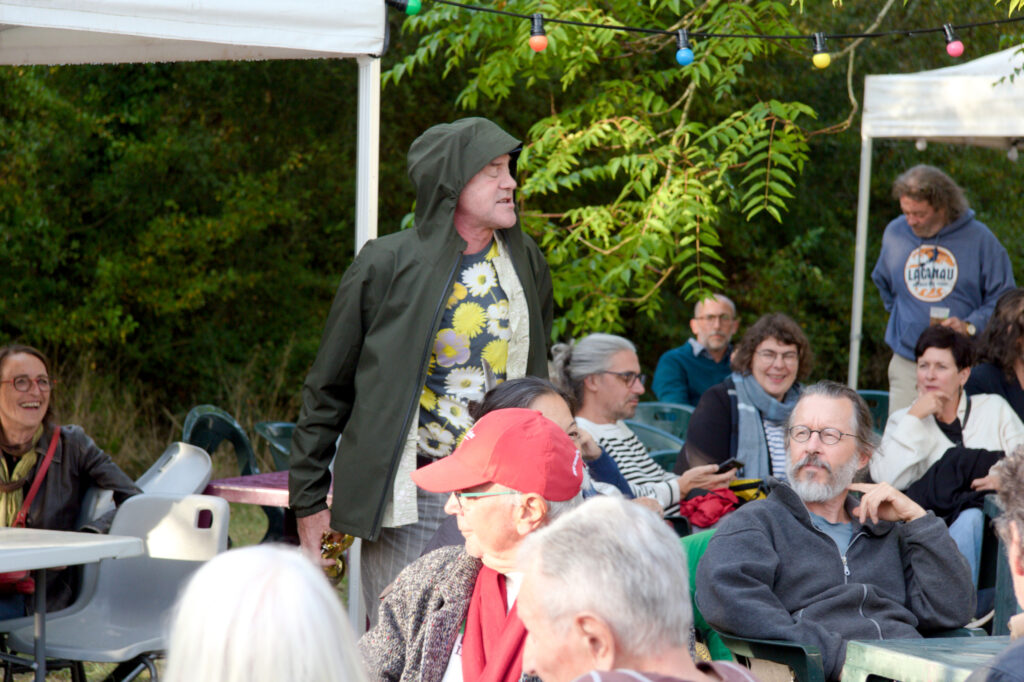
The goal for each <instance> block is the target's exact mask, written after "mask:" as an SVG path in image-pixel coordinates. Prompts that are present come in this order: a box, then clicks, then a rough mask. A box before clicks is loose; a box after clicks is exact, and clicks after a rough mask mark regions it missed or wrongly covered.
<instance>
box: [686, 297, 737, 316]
mask: <svg viewBox="0 0 1024 682" xmlns="http://www.w3.org/2000/svg"><path fill="white" fill-rule="evenodd" d="M711 299H714V300H716V301H718V302H719V303H724V304H725V305H727V306H729V307H730V308H732V314H733V317H735V316H736V304H735V303H733V302H732V299H731V298H729V297H728V296H726V295H725V294H711V295H710V296H708V297H706V298H702V299H701V300H699V301H697V302H696V303H694V304H693V316H694V317H697V316H698V315H699V314H700V312H699V310H698V309H699V308H700V307H701V306H702V305H704V303H705V301H710V300H711Z"/></svg>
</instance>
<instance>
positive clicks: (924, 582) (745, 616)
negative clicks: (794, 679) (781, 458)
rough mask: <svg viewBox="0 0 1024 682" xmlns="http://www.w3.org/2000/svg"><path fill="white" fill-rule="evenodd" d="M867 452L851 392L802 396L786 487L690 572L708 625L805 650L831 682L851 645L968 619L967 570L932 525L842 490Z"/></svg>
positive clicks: (725, 526)
mask: <svg viewBox="0 0 1024 682" xmlns="http://www.w3.org/2000/svg"><path fill="white" fill-rule="evenodd" d="M876 443H877V436H875V435H874V433H873V432H872V429H871V415H870V412H869V411H868V408H867V405H866V404H865V403H864V400H863V399H862V398H861V397H860V396H858V395H857V393H856V391H853V390H852V389H850V388H848V387H846V386H843V385H841V384H837V383H834V382H828V381H825V382H821V383H818V384H815V385H813V386H811V387H809V388H807V389H805V390H804V392H803V395H802V396H801V398H800V400H799V401H798V402H797V404H796V407H795V408H794V409H793V412H792V414H791V415H790V418H789V422H788V424H787V441H786V451H787V474H788V481H789V483H788V484H784V483H778V482H776V481H773V482H772V483H773V486H772V490H771V493H770V494H769V496H768V499H766V500H761V501H758V502H752V503H750V504H747V505H744V506H743V507H741V508H740V509H738V510H737V511H736V512H734V513H733V514H730V515H729V516H728V517H727V518H726V520H725V521H723V522H722V525H721V526H720V527H719V528H718V530H717V532H716V533H715V535H714V537H713V538H712V539H711V542H710V543H709V544H708V548H707V551H706V552H705V553H704V556H703V557H702V559H701V562H700V565H699V566H698V569H697V604H698V606H699V607H700V610H701V613H703V614H704V617H705V619H706V620H707V621H708V623H710V624H711V625H712V626H713V627H714V628H715V629H717V630H721V631H723V632H730V633H734V634H737V635H739V636H742V637H756V638H763V639H781V640H789V641H796V642H801V643H805V644H813V645H815V646H817V647H818V648H819V649H820V650H821V655H822V659H823V663H824V667H825V675H826V677H828V678H829V679H833V680H834V679H838V677H839V675H840V673H841V672H842V668H843V661H844V659H845V658H846V642H847V641H849V640H851V639H901V638H911V637H920V636H921V634H920V633H921V632H926V631H929V630H940V629H949V628H955V627H960V626H962V625H963V624H965V623H966V622H967V621H968V620H969V619H970V617H971V614H973V613H974V599H975V597H974V587H973V584H972V582H971V574H970V570H969V568H968V566H967V561H966V560H965V559H964V558H963V556H961V554H960V553H959V552H958V551H956V545H955V544H953V541H952V539H951V538H950V536H949V532H948V531H947V530H946V526H945V524H944V523H943V522H942V520H941V519H939V518H937V517H936V516H935V515H934V514H932V513H931V512H926V511H925V510H924V509H923V508H922V507H921V506H920V505H918V504H917V503H916V502H914V501H912V500H911V499H910V498H908V497H907V496H906V495H904V494H903V493H901V492H899V491H898V490H896V489H895V488H893V487H892V486H891V485H889V484H887V483H879V484H859V483H853V477H854V474H855V473H856V472H857V470H858V469H861V468H863V467H864V466H865V465H867V463H868V461H869V460H870V458H871V455H872V452H873V449H874V445H875V444H876ZM850 491H857V492H860V493H863V494H862V496H861V497H860V499H859V500H858V499H857V498H856V497H853V496H851V495H850Z"/></svg>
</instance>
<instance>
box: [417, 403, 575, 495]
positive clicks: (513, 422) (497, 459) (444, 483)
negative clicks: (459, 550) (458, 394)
mask: <svg viewBox="0 0 1024 682" xmlns="http://www.w3.org/2000/svg"><path fill="white" fill-rule="evenodd" d="M412 480H413V482H414V483H415V484H416V485H418V486H419V487H421V488H423V489H424V490H428V491H430V492H432V493H447V492H452V491H454V490H465V489H466V488H472V487H475V486H478V485H483V484H485V483H497V484H499V485H503V486H505V487H507V488H511V489H512V490H517V491H519V492H521V493H537V494H538V495H540V496H541V497H543V498H544V499H545V500H550V501H552V502H561V501H564V500H569V499H572V498H573V497H575V496H576V495H577V494H578V493H579V492H580V486H581V485H582V484H583V462H582V460H581V459H580V453H579V450H577V449H576V445H575V444H574V443H573V442H572V439H571V438H569V436H567V435H566V433H565V432H564V431H562V429H561V428H559V426H558V425H557V424H555V423H554V422H553V421H551V420H550V419H548V418H547V417H545V416H544V415H542V414H541V413H540V412H538V411H537V410H527V409H522V408H518V407H514V408H508V409H505V410H495V411H493V412H488V413H487V414H485V415H484V416H483V417H481V418H480V420H479V421H478V422H477V423H476V424H474V425H473V428H471V429H470V430H469V431H467V432H466V435H465V436H464V437H463V438H462V442H461V443H460V444H459V447H457V448H455V452H453V453H452V454H450V455H448V456H447V457H445V458H444V459H440V460H438V461H436V462H434V463H433V464H428V465H427V466H425V467H423V468H422V469H417V470H416V471H414V472H413V473H412Z"/></svg>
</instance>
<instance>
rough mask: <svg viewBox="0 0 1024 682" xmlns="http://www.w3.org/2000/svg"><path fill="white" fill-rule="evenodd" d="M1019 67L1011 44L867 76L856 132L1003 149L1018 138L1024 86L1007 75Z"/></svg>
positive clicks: (1023, 63) (1023, 130) (1023, 132)
mask: <svg viewBox="0 0 1024 682" xmlns="http://www.w3.org/2000/svg"><path fill="white" fill-rule="evenodd" d="M1021 68H1024V54H1021V53H1020V52H1019V48H1016V47H1015V48H1011V49H1009V50H1003V51H1002V52H996V53H995V54H990V55H987V56H985V57H980V58H978V59H975V60H973V61H970V62H965V63H963V64H957V65H956V66H948V67H946V68H944V69H935V70H933V71H921V72H919V73H909V74H894V75H884V76H868V77H867V78H865V79H864V115H863V117H862V122H861V133H862V134H863V135H864V136H865V137H872V138H878V137H890V138H899V137H903V138H906V137H910V138H924V139H927V140H933V141H939V142H956V143H961V144H972V145H984V146H986V147H999V148H1006V147H1009V146H1010V141H1011V140H1013V139H1015V138H1021V137H1024V85H1022V84H1021V82H1020V81H1018V80H1014V81H1013V82H1011V81H1010V79H1009V76H1012V75H1014V69H1021ZM1022 75H1024V74H1022ZM1001 79H1003V80H1001Z"/></svg>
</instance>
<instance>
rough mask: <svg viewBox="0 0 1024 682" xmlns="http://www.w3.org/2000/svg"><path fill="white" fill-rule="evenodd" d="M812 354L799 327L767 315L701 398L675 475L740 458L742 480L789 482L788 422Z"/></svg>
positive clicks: (776, 315) (778, 315)
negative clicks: (726, 374)
mask: <svg viewBox="0 0 1024 682" xmlns="http://www.w3.org/2000/svg"><path fill="white" fill-rule="evenodd" d="M813 363H814V356H813V354H812V353H811V344H810V342H809V341H808V340H807V336H806V335H805V334H804V332H803V330H802V329H800V325H798V324H797V323H796V322H794V321H793V320H792V319H791V318H790V317H789V316H787V315H783V314H782V313H771V314H768V315H763V316H761V318H760V319H759V320H758V321H757V322H755V323H754V324H753V325H752V326H751V327H750V329H748V330H747V332H746V334H744V335H743V339H742V340H741V341H740V343H739V346H737V348H736V352H735V353H734V354H733V357H732V369H733V372H732V374H731V375H730V376H729V378H727V379H726V380H725V381H723V382H722V383H720V384H718V385H716V386H712V387H711V388H710V389H708V390H707V392H705V393H704V395H703V396H701V399H700V402H699V403H698V404H697V409H696V410H695V411H694V413H693V416H692V417H691V418H690V425H689V428H688V429H687V432H686V445H684V446H683V449H682V452H680V456H679V457H678V458H677V459H676V473H682V472H683V471H686V470H687V469H688V468H692V467H695V466H700V465H703V464H715V463H721V462H725V461H726V460H728V459H732V458H736V459H737V460H739V462H740V464H742V466H743V468H742V470H741V472H742V474H741V475H742V477H743V478H759V479H766V478H768V477H769V476H772V477H774V478H776V479H779V480H783V481H784V480H785V479H786V438H785V431H786V426H785V425H786V419H787V418H789V413H790V412H792V411H793V406H794V405H796V401H797V398H799V397H800V390H801V385H800V380H802V379H806V378H807V376H808V374H810V372H811V366H812V365H813Z"/></svg>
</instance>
